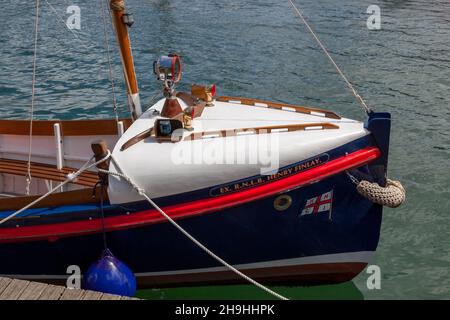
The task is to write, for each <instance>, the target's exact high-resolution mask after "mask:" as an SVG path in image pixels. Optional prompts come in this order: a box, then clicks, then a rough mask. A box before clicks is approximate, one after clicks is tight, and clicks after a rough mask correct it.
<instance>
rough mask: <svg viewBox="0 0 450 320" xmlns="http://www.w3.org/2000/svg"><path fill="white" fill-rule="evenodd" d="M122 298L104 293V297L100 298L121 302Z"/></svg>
mask: <svg viewBox="0 0 450 320" xmlns="http://www.w3.org/2000/svg"><path fill="white" fill-rule="evenodd" d="M120 299H121V297H120V296H116V295H113V294H109V293H104V294H103V295H102V297H101V298H100V300H120Z"/></svg>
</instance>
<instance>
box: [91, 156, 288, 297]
mask: <svg viewBox="0 0 450 320" xmlns="http://www.w3.org/2000/svg"><path fill="white" fill-rule="evenodd" d="M111 160H112V162H113V163H114V165H115V166H116V168H117V169H118V170H119V171H120V172H111V171H109V170H103V169H98V170H99V171H100V172H103V173H106V174H110V175H114V176H118V177H120V178H122V179H124V180H125V181H126V182H128V183H129V184H130V185H131V186H132V187H133V189H135V190H136V191H137V192H138V194H139V195H140V196H142V197H144V198H145V200H147V201H148V202H149V203H150V204H151V205H152V206H153V207H154V208H155V209H156V210H157V211H158V212H159V213H160V214H161V215H163V216H164V218H166V219H167V221H169V222H170V223H171V224H172V225H173V226H174V227H175V228H177V229H178V230H179V231H180V232H181V233H182V234H184V235H185V236H186V237H187V238H188V239H189V240H191V241H192V242H193V243H194V244H196V245H197V246H198V247H199V248H200V249H202V250H203V251H204V252H206V253H207V254H208V255H209V256H210V257H212V258H214V259H215V260H216V261H218V262H219V263H220V264H222V265H223V266H225V267H226V268H228V269H229V270H230V271H232V272H234V273H235V274H237V275H238V276H240V277H241V278H243V279H244V280H247V281H248V282H250V283H251V284H253V285H255V286H256V287H258V288H260V289H261V290H263V291H265V292H267V293H268V294H271V295H272V296H274V297H276V298H278V299H280V300H289V299H288V298H286V297H284V296H282V295H281V294H279V293H277V292H275V291H273V290H271V289H269V288H268V287H266V286H264V285H263V284H261V283H259V282H257V281H256V280H254V279H252V278H250V277H249V276H247V275H245V274H244V273H242V272H241V271H239V270H238V269H236V268H235V267H233V266H232V265H231V264H229V263H228V262H226V261H225V260H223V259H222V258H220V257H219V256H218V255H216V254H215V253H214V252H212V251H211V250H210V249H208V248H207V247H206V246H205V245H203V244H202V243H201V242H200V241H199V240H197V239H196V238H194V237H193V236H192V235H191V234H190V233H189V232H187V231H186V230H185V229H184V228H183V227H182V226H180V225H179V224H178V223H176V222H175V221H174V220H173V219H172V218H171V217H170V216H169V215H168V214H167V213H165V212H164V210H162V209H161V208H160V207H159V206H158V205H157V204H156V203H155V202H154V201H153V200H152V199H151V198H150V197H149V196H148V195H147V194H146V193H145V191H144V189H142V188H141V187H139V185H137V184H136V183H135V182H134V181H133V180H132V179H131V178H130V177H128V176H127V175H126V174H125V173H124V171H123V169H122V168H121V167H120V166H119V164H118V163H117V161H116V160H115V158H114V157H113V156H112V155H111Z"/></svg>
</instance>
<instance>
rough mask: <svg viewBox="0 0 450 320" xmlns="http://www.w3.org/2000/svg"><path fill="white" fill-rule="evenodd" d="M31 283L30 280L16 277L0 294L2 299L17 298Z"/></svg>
mask: <svg viewBox="0 0 450 320" xmlns="http://www.w3.org/2000/svg"><path fill="white" fill-rule="evenodd" d="M29 284H30V282H29V281H26V280H19V279H14V280H13V281H11V282H10V284H9V285H8V286H7V287H6V289H5V290H3V292H2V294H1V295H0V300H17V299H18V298H19V297H20V295H21V294H22V292H23V291H24V290H25V289H26V288H27V287H28V285H29Z"/></svg>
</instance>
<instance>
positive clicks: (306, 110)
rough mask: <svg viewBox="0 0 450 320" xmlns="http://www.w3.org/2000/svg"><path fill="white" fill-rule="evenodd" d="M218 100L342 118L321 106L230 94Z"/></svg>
mask: <svg viewBox="0 0 450 320" xmlns="http://www.w3.org/2000/svg"><path fill="white" fill-rule="evenodd" d="M216 100H217V101H222V102H230V101H240V104H245V105H248V106H255V104H256V103H261V104H266V105H267V107H268V108H272V109H279V110H282V109H283V107H286V108H292V109H294V110H295V112H299V113H305V114H311V115H316V114H313V112H317V113H319V114H323V115H324V116H325V117H326V118H332V119H341V117H340V116H339V115H338V114H336V113H334V112H333V111H328V110H323V109H319V108H311V107H304V106H296V105H292V104H286V103H278V102H269V101H265V100H259V99H249V98H240V97H230V96H221V97H217V98H216Z"/></svg>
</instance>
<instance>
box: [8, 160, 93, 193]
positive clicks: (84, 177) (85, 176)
mask: <svg viewBox="0 0 450 320" xmlns="http://www.w3.org/2000/svg"><path fill="white" fill-rule="evenodd" d="M75 171H77V169H75V168H70V167H64V168H62V169H61V170H59V169H57V168H56V166H52V165H49V164H42V163H35V162H32V163H31V176H32V177H34V178H40V179H48V180H52V181H61V182H62V181H64V180H66V179H67V177H66V175H67V174H68V173H71V172H75ZM0 173H8V174H13V175H18V176H26V175H27V161H22V160H12V159H0ZM98 179H99V178H98V175H97V173H96V172H89V171H85V172H83V173H81V174H80V176H78V178H77V180H75V181H74V182H73V183H74V184H77V185H81V186H86V187H93V186H94V185H95V183H96V182H97V181H98Z"/></svg>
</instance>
